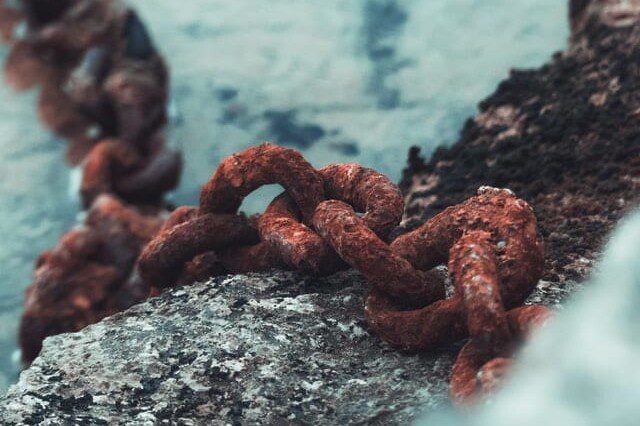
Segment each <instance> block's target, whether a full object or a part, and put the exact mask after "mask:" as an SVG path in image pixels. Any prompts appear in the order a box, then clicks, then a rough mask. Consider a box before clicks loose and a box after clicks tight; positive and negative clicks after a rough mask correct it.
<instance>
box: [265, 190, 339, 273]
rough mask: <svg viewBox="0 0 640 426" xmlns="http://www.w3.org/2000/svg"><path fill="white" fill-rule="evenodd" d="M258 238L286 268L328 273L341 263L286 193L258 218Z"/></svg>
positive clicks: (332, 271)
mask: <svg viewBox="0 0 640 426" xmlns="http://www.w3.org/2000/svg"><path fill="white" fill-rule="evenodd" d="M258 229H259V231H260V238H261V239H262V241H263V242H264V243H265V244H267V245H268V246H269V247H270V248H271V251H272V252H273V253H276V254H277V256H278V257H279V259H280V260H281V261H282V262H283V263H284V264H286V265H287V266H289V267H292V268H294V269H299V270H302V271H307V272H310V273H313V274H317V275H327V274H331V273H334V272H336V271H337V270H338V269H340V268H342V267H343V265H344V263H343V262H342V261H341V260H340V258H339V257H338V255H337V254H336V253H335V252H334V251H333V249H332V248H331V247H329V246H328V245H327V244H326V243H325V242H324V240H323V239H322V238H321V237H320V236H319V235H318V234H317V233H316V232H315V231H314V230H313V229H311V228H309V227H308V226H307V225H305V224H303V223H302V222H301V215H300V211H299V209H298V208H297V207H296V205H295V203H294V202H293V200H292V199H291V197H290V196H289V195H288V194H287V193H286V192H284V193H282V194H280V195H279V196H277V197H276V198H275V199H274V200H273V201H272V202H271V204H269V206H268V207H267V209H266V210H265V212H264V214H262V215H261V216H260V218H259V220H258Z"/></svg>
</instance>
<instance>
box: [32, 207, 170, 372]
mask: <svg viewBox="0 0 640 426" xmlns="http://www.w3.org/2000/svg"><path fill="white" fill-rule="evenodd" d="M160 223H161V220H159V219H158V218H157V217H155V216H145V215H142V214H140V213H139V212H138V211H137V210H135V209H133V208H131V207H127V206H125V205H124V204H122V203H121V202H119V201H118V200H116V199H114V198H112V197H108V196H102V197H100V198H99V199H98V200H97V201H96V203H95V204H94V206H93V207H92V209H91V210H90V211H89V214H88V215H87V219H86V220H85V223H84V225H83V226H82V227H80V228H77V229H74V230H72V231H70V232H69V233H67V234H66V235H64V236H63V237H62V238H61V240H60V242H59V243H58V245H57V246H56V247H55V248H53V249H52V250H49V251H47V252H45V253H43V255H41V256H40V258H39V259H38V261H37V263H36V270H35V274H34V281H33V283H32V284H31V285H30V286H29V287H28V288H27V291H26V299H25V306H24V308H25V310H24V314H23V316H22V319H21V323H20V330H19V341H20V346H21V348H22V358H23V361H24V362H25V363H29V362H31V361H32V360H33V358H35V356H36V355H37V354H38V352H39V351H40V348H41V345H42V340H44V338H45V337H47V336H51V335H53V334H59V333H64V332H72V331H78V330H80V329H82V328H83V327H85V326H87V325H89V324H92V323H94V322H97V321H99V320H100V319H102V318H104V317H106V316H108V315H111V314H113V313H115V312H118V311H120V310H123V309H126V308H128V307H129V306H131V305H133V304H135V303H138V302H140V301H142V300H144V298H146V296H147V293H148V288H147V287H146V286H144V283H142V282H139V281H135V280H133V281H131V271H132V270H133V269H134V268H135V266H134V265H135V261H136V258H137V257H138V254H139V252H140V250H141V248H142V247H143V246H144V245H145V244H146V243H147V242H148V241H149V240H150V239H151V236H152V235H153V234H154V233H155V232H157V231H158V229H159V227H160Z"/></svg>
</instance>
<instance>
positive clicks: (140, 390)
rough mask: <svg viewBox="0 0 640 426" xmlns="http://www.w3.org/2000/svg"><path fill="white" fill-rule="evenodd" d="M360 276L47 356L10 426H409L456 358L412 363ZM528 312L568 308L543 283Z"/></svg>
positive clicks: (202, 309)
mask: <svg viewBox="0 0 640 426" xmlns="http://www.w3.org/2000/svg"><path fill="white" fill-rule="evenodd" d="M366 287H367V285H366V283H365V282H364V281H363V279H362V278H361V276H360V275H358V274H357V273H355V272H344V273H340V274H336V275H334V276H332V277H329V278H324V279H318V278H310V277H307V276H304V275H300V274H295V273H289V272H273V273H271V274H252V275H247V276H242V275H239V276H233V277H222V278H217V279H213V280H211V281H210V282H209V283H205V284H198V285H194V286H190V287H184V288H178V289H175V290H173V291H171V292H169V293H167V294H165V295H163V296H161V297H158V298H155V299H151V300H149V301H148V302H146V303H143V304H141V305H138V306H136V307H134V308H132V309H130V310H129V311H126V312H124V313H121V314H118V315H116V316H113V317H111V318H108V319H106V320H104V321H102V322H100V323H98V324H95V325H92V326H90V327H87V328H86V329H84V330H83V331H81V332H79V333H74V334H64V335H59V336H55V337H52V338H49V339H47V340H46V341H45V345H44V349H43V351H42V353H41V355H40V357H39V358H38V359H36V361H35V362H34V363H33V365H32V366H31V368H29V369H28V370H26V371H24V372H23V373H22V375H21V377H20V381H19V383H17V384H16V385H14V386H13V387H12V388H10V389H9V391H8V393H7V394H6V396H5V397H4V400H3V401H2V404H1V408H0V423H2V424H25V423H26V424H44V425H59V424H66V423H70V424H71V423H73V424H92V425H93V424H125V423H126V424H135V425H147V424H148V425H154V424H176V423H178V424H238V423H242V424H247V423H249V424H251V423H262V424H283V423H284V424H287V423H296V424H297V423H314V424H332V425H334V424H345V423H351V424H364V423H366V424H406V423H407V422H409V421H411V420H412V419H414V418H416V417H417V415H419V413H420V412H422V411H423V410H425V409H428V408H434V407H439V406H443V405H446V404H447V401H448V398H447V388H448V377H449V372H450V369H451V364H452V361H453V357H454V355H455V352H456V350H457V347H456V346H452V347H448V348H444V349H442V350H440V351H436V352H433V353H428V354H420V355H410V354H403V353H401V352H399V351H397V350H395V349H393V348H391V347H389V346H387V345H386V344H384V343H383V342H381V341H380V340H379V339H378V338H377V337H376V336H375V335H372V334H371V333H370V332H369V331H368V328H367V325H366V323H365V321H364V318H363V309H362V300H363V294H364V292H366ZM540 287H541V288H540V290H539V291H537V292H536V294H534V295H533V296H532V300H541V301H543V302H547V303H549V304H555V303H559V302H561V301H562V299H563V295H562V294H561V293H560V292H558V291H549V283H544V282H543V283H541V286H540Z"/></svg>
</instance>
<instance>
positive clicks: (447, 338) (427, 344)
mask: <svg viewBox="0 0 640 426" xmlns="http://www.w3.org/2000/svg"><path fill="white" fill-rule="evenodd" d="M402 308H403V307H402V306H399V305H398V304H395V303H393V302H392V301H391V300H390V299H389V298H388V297H387V296H386V295H384V294H383V293H381V292H379V291H377V290H373V291H371V293H370V294H369V296H368V297H367V299H366V303H365V310H364V312H365V317H366V319H367V323H368V324H369V326H370V327H371V328H372V329H373V331H374V332H375V333H376V334H377V335H378V336H380V338H382V340H384V341H386V342H387V343H389V344H390V345H392V346H394V347H397V348H399V349H402V350H405V351H425V350H434V349H436V348H438V347H440V346H443V345H446V344H451V343H453V342H455V341H457V340H460V339H462V338H464V337H466V336H467V326H466V318H465V312H464V304H463V303H462V301H461V300H460V298H458V297H450V298H448V299H444V300H439V301H437V302H435V303H432V304H430V305H427V306H425V307H423V308H420V309H409V310H406V309H405V310H403V309H402Z"/></svg>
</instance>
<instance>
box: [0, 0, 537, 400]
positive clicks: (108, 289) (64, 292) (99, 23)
mask: <svg viewBox="0 0 640 426" xmlns="http://www.w3.org/2000/svg"><path fill="white" fill-rule="evenodd" d="M19 4H21V5H22V7H21V8H11V7H9V6H8V5H7V3H6V2H5V3H3V4H2V7H0V16H1V17H2V19H0V27H1V28H0V30H1V31H0V33H1V34H2V35H3V36H4V38H5V39H6V40H8V41H9V43H10V45H11V52H10V55H9V58H8V61H7V65H6V75H7V78H8V81H9V82H10V84H11V85H12V86H14V87H16V88H19V89H24V88H28V87H33V86H34V85H40V86H41V88H42V90H41V95H40V102H39V109H40V115H41V117H42V119H43V121H44V122H45V123H46V124H47V125H48V126H49V127H50V128H51V129H52V130H53V131H55V132H56V133H58V134H60V135H62V136H64V137H65V138H67V140H69V142H70V147H71V154H70V157H71V158H72V160H78V159H82V160H83V163H82V164H83V175H82V184H81V198H82V202H83V205H84V207H85V208H88V209H89V210H88V213H87V217H86V220H85V221H84V223H83V224H82V225H81V226H80V227H78V228H76V229H74V230H72V231H71V232H69V233H68V234H66V235H65V236H64V237H63V238H62V239H61V241H60V243H59V244H58V246H56V247H55V248H54V249H52V250H49V251H47V252H45V253H44V254H43V255H42V256H40V258H39V259H38V261H37V264H36V274H35V280H34V283H33V284H32V285H31V286H30V287H29V288H28V290H27V298H26V303H25V313H24V315H23V318H22V323H21V330H20V344H21V347H22V350H23V359H24V361H25V362H26V363H28V362H30V361H31V360H33V359H34V358H35V356H37V354H38V352H39V350H40V347H41V344H42V340H43V339H44V338H45V337H46V336H49V335H53V334H57V333H61V332H66V331H76V330H79V329H81V328H82V327H84V326H86V325H88V324H91V323H94V322H96V321H99V320H100V319H102V318H104V317H105V316H107V315H110V314H113V313H115V312H117V311H120V310H123V309H126V308H127V307H129V306H131V305H132V304H134V303H138V302H140V301H142V300H145V299H146V298H147V297H150V296H154V295H157V294H160V293H161V292H162V291H163V290H164V289H167V288H169V287H174V286H177V285H188V284H191V283H194V282H198V281H205V280H207V279H208V278H210V277H212V276H217V275H223V274H230V273H244V272H258V271H267V270H270V269H273V268H281V269H292V270H299V271H304V272H306V273H308V274H311V275H315V276H320V275H327V274H332V273H335V272H337V271H340V270H344V269H347V268H354V269H356V270H358V271H359V272H360V273H361V274H362V275H363V276H364V277H365V278H366V280H367V281H368V283H369V284H370V289H369V294H368V296H367V297H366V301H365V306H364V311H365V317H366V320H367V322H368V324H369V326H370V328H371V329H372V330H373V331H374V332H375V333H376V334H377V335H378V336H380V337H381V338H382V339H383V340H385V341H386V342H388V343H389V344H391V345H393V346H395V347H398V348H400V349H402V350H408V351H428V350H432V349H434V348H437V347H439V346H442V345H450V344H453V343H455V342H457V341H459V340H461V339H464V338H467V337H468V338H469V340H468V343H467V344H466V345H465V346H464V347H463V348H462V350H461V351H460V354H459V355H458V358H457V360H456V362H455V364H454V367H453V373H452V377H451V397H452V399H453V401H454V402H455V403H458V404H461V403H464V402H468V401H474V400H477V399H478V398H481V397H482V396H483V395H485V394H487V393H490V392H491V391H493V390H494V389H495V387H496V386H498V384H499V383H500V380H501V378H502V377H503V375H504V374H505V372H506V371H507V370H508V367H509V365H510V362H511V361H510V359H511V356H512V354H513V352H514V350H515V349H516V347H517V344H518V342H520V341H521V340H523V339H524V338H526V337H527V336H528V335H529V334H530V333H531V331H532V330H534V329H535V328H537V327H538V326H539V325H540V324H542V323H543V322H545V321H546V320H547V319H548V318H549V317H550V312H549V310H548V309H547V308H545V307H543V306H524V305H523V303H524V301H525V299H526V298H527V297H528V296H529V294H530V293H531V291H532V290H533V289H534V288H535V286H536V284H537V282H538V280H539V278H540V276H541V274H542V268H543V263H544V256H543V247H542V243H541V241H540V237H539V235H538V231H537V223H536V218H535V216H534V214H533V211H532V209H531V207H530V206H529V205H528V204H527V203H526V202H525V201H523V200H521V199H518V198H517V197H516V196H515V195H514V194H513V193H512V192H511V191H509V190H506V189H496V188H489V187H483V188H480V189H479V190H478V194H477V196H475V197H472V198H470V199H469V200H467V201H465V202H464V203H462V204H460V205H457V206H453V207H450V208H448V209H446V210H445V211H443V212H442V213H440V214H439V215H437V216H435V217H433V218H432V219H431V220H429V221H428V222H426V223H425V224H424V225H422V226H421V227H419V228H418V229H416V230H414V231H412V232H410V233H408V234H405V235H401V236H400V237H398V238H396V239H395V240H394V241H389V235H390V234H391V231H392V230H393V229H394V228H396V227H397V225H398V224H399V223H400V221H401V219H402V215H403V212H404V201H403V197H402V194H401V192H400V190H399V188H398V187H397V186H396V185H395V184H394V183H393V182H391V181H390V180H389V179H388V178H387V177H386V176H384V175H382V174H380V173H378V172H376V171H374V170H371V169H368V168H365V167H362V166H360V165H357V164H334V165H330V166H327V167H324V168H322V169H319V170H316V169H315V168H314V167H313V166H312V165H311V164H310V163H308V162H307V161H306V160H305V159H304V158H303V157H302V155H301V154H300V153H299V152H297V151H294V150H291V149H287V148H283V147H280V146H277V145H274V144H271V143H265V144H262V145H259V146H256V147H252V148H249V149H246V150H244V151H241V152H239V153H237V154H235V155H232V156H230V157H228V158H226V159H224V160H223V161H222V162H221V164H220V165H219V166H218V168H217V169H216V170H215V172H214V173H213V175H212V176H211V179H210V180H209V181H208V182H207V183H206V184H205V185H204V186H203V187H202V189H201V193H200V203H199V205H198V206H197V207H188V206H187V207H179V208H177V209H175V210H173V212H171V214H170V215H168V217H166V216H167V210H166V209H165V205H164V203H163V202H162V197H163V194H164V193H165V192H166V191H168V190H170V189H172V188H173V187H175V186H176V184H177V182H178V178H179V172H180V164H181V161H180V156H179V155H178V154H177V153H176V152H174V151H171V150H170V149H168V148H167V147H166V143H165V140H164V138H163V136H162V130H163V129H164V126H165V123H166V116H165V110H166V108H165V107H166V100H167V84H168V73H167V71H166V67H165V66H164V62H163V60H162V58H161V57H160V56H159V54H158V53H157V52H156V50H155V48H154V47H153V44H152V43H151V39H150V37H149V35H148V33H147V31H146V29H145V28H144V25H142V23H141V22H140V20H139V19H138V18H137V15H136V14H135V13H134V12H133V11H131V10H130V9H128V8H127V7H125V6H124V4H123V3H121V2H120V1H118V0H96V1H92V2H87V1H83V0H76V1H72V0H68V1H62V0H61V1H57V2H39V1H36V0H23V1H22V2H20V3H19ZM21 25H24V27H25V28H26V31H25V33H24V34H19V33H20V31H19V29H20V28H21ZM268 184H279V185H281V186H282V187H283V188H284V192H283V193H282V194H280V195H279V196H278V197H276V198H275V199H274V200H273V201H272V202H271V203H270V204H269V205H268V207H267V209H266V211H265V212H264V213H263V214H261V215H256V216H251V217H246V216H245V215H243V214H242V213H239V211H238V209H239V207H240V205H241V203H242V201H243V199H244V198H245V197H246V196H247V195H249V194H250V193H251V192H253V191H255V190H256V189H258V188H259V187H261V186H263V185H268ZM445 264H446V265H448V272H449V277H450V280H451V283H452V284H453V291H452V294H451V295H450V296H449V297H447V280H446V277H445V276H444V274H443V273H442V272H441V270H440V269H436V267H438V266H441V265H445Z"/></svg>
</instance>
